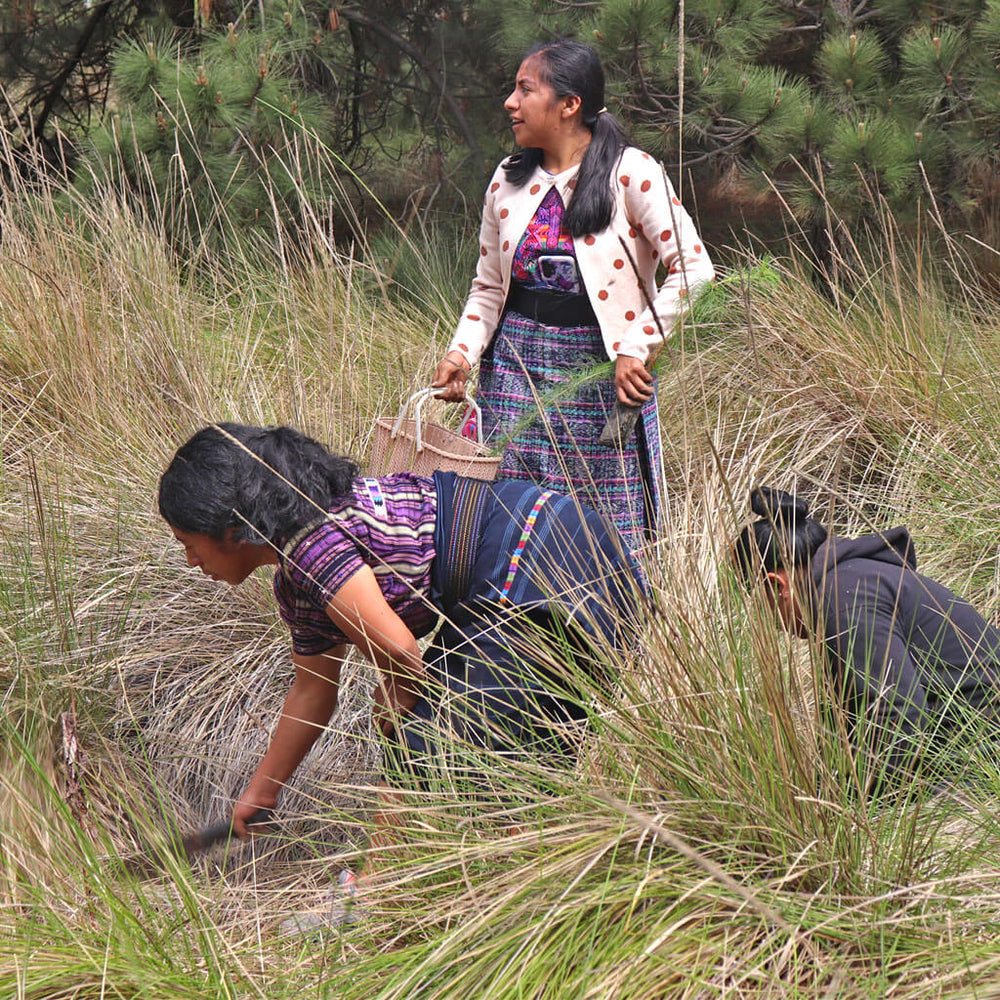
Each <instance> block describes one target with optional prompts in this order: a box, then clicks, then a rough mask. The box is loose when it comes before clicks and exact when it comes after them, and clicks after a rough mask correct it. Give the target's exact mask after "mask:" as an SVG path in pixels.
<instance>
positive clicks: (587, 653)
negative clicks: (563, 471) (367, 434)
mask: <svg viewBox="0 0 1000 1000" xmlns="http://www.w3.org/2000/svg"><path fill="white" fill-rule="evenodd" d="M357 473H358V470H357V468H356V467H355V466H354V465H353V463H351V462H350V461H349V460H348V459H346V458H344V457H342V456H339V455H334V454H331V453H330V452H329V451H327V450H326V448H324V447H323V446H322V445H321V444H319V443H318V442H316V441H314V440H312V439H311V438H308V437H306V436H305V435H303V434H300V433H299V432H298V431H295V430H292V429H291V428H289V427H251V426H246V425H242V424H229V423H227V424H218V425H212V426H209V427H205V428H204V429H202V430H200V431H199V432H198V433H197V434H195V435H194V436H193V437H192V438H191V439H190V440H189V441H188V442H187V443H186V444H185V445H184V446H183V447H181V448H180V449H179V450H178V452H177V454H176V455H175V456H174V458H173V460H172V461H171V463H170V465H169V466H168V468H167V470H166V471H165V472H164V474H163V477H162V479H161V480H160V491H159V507H160V514H161V515H162V517H163V518H164V520H165V521H166V522H167V524H168V525H169V526H170V528H171V529H172V530H173V533H174V536H175V537H176V538H177V540H178V542H180V544H181V545H182V546H183V547H184V551H185V553H186V555H187V560H188V564H189V565H190V566H194V567H198V568H200V569H201V571H202V572H203V573H206V574H208V575H209V576H211V577H212V578H213V579H215V580H223V581H225V582H226V583H229V584H230V585H232V586H236V585H238V584H240V583H242V582H243V581H244V580H245V579H246V578H247V577H248V576H249V575H250V574H251V573H252V572H253V571H254V570H255V569H257V568H258V567H260V566H265V565H266V566H273V567H274V593H275V598H276V600H277V603H278V609H279V611H280V612H281V617H282V619H283V620H284V621H285V623H286V624H287V626H288V628H289V631H290V633H291V645H292V660H293V662H294V664H295V679H294V681H293V683H292V686H291V689H290V690H289V692H288V695H287V697H286V699H285V703H284V708H283V710H282V713H281V716H280V718H279V719H278V721H277V725H276V726H275V728H274V731H273V734H272V737H271V742H270V745H269V747H268V749H267V752H266V753H265V755H264V757H263V759H262V760H261V762H260V764H259V765H258V767H257V769H256V771H255V772H254V774H253V775H252V776H251V777H250V779H249V781H248V783H247V786H246V789H245V791H244V792H243V794H242V796H241V797H240V800H239V802H237V803H236V806H235V808H234V811H233V828H234V830H235V831H236V832H237V833H238V834H239V835H240V836H246V822H247V820H248V819H249V818H250V817H251V816H253V814H254V813H255V812H256V811H257V810H258V809H270V808H273V807H274V806H275V804H276V803H277V800H278V796H279V794H280V792H281V789H282V787H283V786H284V784H285V782H287V781H288V779H289V778H290V777H291V776H292V774H293V773H294V771H295V770H296V768H297V767H298V766H299V764H300V763H301V761H302V759H303V757H304V756H305V755H306V753H307V752H308V750H309V748H310V747H311V746H312V744H313V743H314V742H315V740H316V738H317V737H318V736H319V735H320V733H321V732H323V729H324V727H325V726H326V724H327V723H328V722H329V720H330V717H331V716H332V714H333V712H334V710H335V709H336V707H337V698H338V688H339V682H340V669H341V664H342V662H343V659H344V656H345V654H346V652H347V648H348V646H350V645H355V646H357V647H358V649H359V650H360V651H361V652H362V653H363V654H365V655H366V656H368V657H369V658H370V659H371V660H372V661H373V662H374V663H375V665H376V666H377V667H378V669H379V674H380V683H379V685H378V687H377V688H376V691H375V698H374V705H373V713H374V722H375V725H376V727H377V728H379V729H380V730H381V731H382V732H383V733H384V734H385V735H386V736H391V737H392V739H391V740H390V742H389V746H390V747H391V748H395V749H397V750H398V751H399V753H398V754H394V755H393V759H394V760H395V759H397V758H400V767H401V770H400V772H399V775H402V776H403V777H404V778H405V774H404V773H403V772H404V771H407V772H412V771H416V772H417V773H418V775H419V774H420V772H421V771H422V769H424V768H432V767H434V766H436V762H437V761H438V759H439V756H440V754H441V753H444V752H448V751H449V749H450V750H451V751H454V750H455V748H457V747H458V748H461V747H464V748H466V749H465V751H462V752H468V753H470V754H471V755H472V757H476V756H480V757H481V756H482V754H483V752H484V751H485V752H488V753H493V752H499V753H504V754H507V755H514V756H521V757H531V758H537V757H539V756H542V757H545V758H550V757H555V758H556V759H559V758H560V757H563V756H565V755H566V754H567V753H572V751H573V748H574V737H573V735H572V734H573V732H574V730H575V729H576V728H577V727H576V726H575V723H577V722H579V721H580V720H582V719H584V718H585V717H586V708H585V705H584V703H583V702H582V701H581V699H582V698H583V697H584V695H583V694H582V693H581V691H580V690H579V689H578V686H577V684H578V682H580V681H581V678H582V674H581V673H580V671H586V670H588V668H591V667H592V668H593V669H594V670H595V671H596V670H599V669H600V668H601V666H602V662H601V661H602V656H603V657H604V659H605V661H606V659H607V657H608V651H609V650H613V649H620V648H623V647H624V646H631V644H632V641H633V637H634V626H635V610H636V604H635V602H636V597H637V594H638V590H637V581H636V577H635V566H634V564H633V563H632V561H631V559H630V558H629V557H627V556H623V555H622V552H621V548H622V543H621V539H620V538H616V537H614V536H613V534H612V533H611V532H609V530H608V529H607V527H606V526H605V523H604V521H603V520H602V519H601V518H600V517H599V516H598V515H597V514H596V513H595V512H594V511H592V510H587V509H586V508H583V507H581V506H580V505H578V504H576V503H575V502H574V501H573V500H571V499H569V498H568V497H563V496H558V495H556V494H553V493H548V492H544V493H543V492H542V491H540V490H538V489H537V488H535V487H534V486H532V485H530V484H528V485H526V484H523V483H509V482H508V483H489V482H485V481H483V480H476V479H464V478H461V477H458V476H456V475H455V474H454V473H436V474H435V475H434V476H433V477H427V478H424V477H420V476H414V475H412V474H410V473H400V474H398V475H394V476H387V477H383V478H380V479H369V478H360V477H359V476H358V474H357ZM442 614H444V615H446V616H447V617H446V619H445V621H444V623H443V624H442V626H441V628H440V629H439V631H438V632H437V634H436V636H435V638H434V639H433V641H432V642H431V643H430V645H429V647H428V648H427V650H426V651H425V652H423V653H422V652H421V649H420V647H419V646H418V643H417V640H418V639H419V638H421V637H422V636H425V635H427V634H428V633H429V632H430V631H431V630H432V628H434V626H435V625H436V624H437V622H438V619H439V618H440V616H441V615H442ZM604 666H605V668H606V667H607V663H606V662H605V664H604ZM448 733H450V734H451V739H450V740H449V739H442V737H443V735H444V734H448ZM403 764H405V765H406V766H405V767H403ZM399 775H397V776H399Z"/></svg>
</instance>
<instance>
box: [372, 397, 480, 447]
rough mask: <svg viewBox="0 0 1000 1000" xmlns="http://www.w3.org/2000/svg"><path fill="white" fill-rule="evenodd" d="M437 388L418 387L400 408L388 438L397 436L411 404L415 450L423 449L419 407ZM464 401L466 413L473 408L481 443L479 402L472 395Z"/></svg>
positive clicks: (478, 440) (477, 437) (477, 438)
mask: <svg viewBox="0 0 1000 1000" xmlns="http://www.w3.org/2000/svg"><path fill="white" fill-rule="evenodd" d="M439 388H440V387H439V386H429V387H428V388H426V389H418V390H417V391H416V392H415V393H414V394H413V395H412V396H410V398H409V399H408V400H407V401H406V402H405V403H404V404H403V406H402V408H401V409H400V411H399V416H398V417H396V422H395V423H394V424H393V425H392V433H391V434H390V438H391V439H392V440H395V439H396V438H397V437H398V436H399V431H400V429H401V428H402V426H403V420H404V418H405V417H406V413H407V411H408V410H409V409H410V407H411V406H412V407H413V416H414V421H415V423H416V425H417V426H416V430H417V435H416V436H417V451H418V452H419V451H423V450H424V441H423V433H422V431H421V428H422V427H423V421H421V419H420V409H421V407H422V406H423V405H424V403H425V402H426V401H427V400H428V399H429V398H430V396H431V395H432V394H433V393H435V392H437V391H438V389H439ZM466 402H467V403H468V406H466V409H465V412H466V415H468V413H469V411H470V410H475V413H476V443H477V444H480V445H481V444H482V443H483V411H482V409H480V406H479V404H478V403H477V402H476V401H475V399H473V398H472V396H467V397H466Z"/></svg>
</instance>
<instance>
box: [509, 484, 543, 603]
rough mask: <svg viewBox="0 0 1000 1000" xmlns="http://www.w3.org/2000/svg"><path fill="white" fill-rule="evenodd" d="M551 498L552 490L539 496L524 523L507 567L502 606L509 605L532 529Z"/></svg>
mask: <svg viewBox="0 0 1000 1000" xmlns="http://www.w3.org/2000/svg"><path fill="white" fill-rule="evenodd" d="M551 496H552V491H551V490H546V491H545V492H544V493H540V494H539V495H538V499H537V500H536V501H535V503H534V505H533V506H532V508H531V510H530V511H529V512H528V516H527V518H526V519H525V521H524V527H523V528H522V529H521V537H520V538H519V539H518V540H517V547H516V548H515V549H514V554H513V555H512V556H511V557H510V565H509V566H508V567H507V576H506V578H505V579H504V582H503V588H502V589H501V591H500V603H501V604H505V603H507V601H508V599H509V595H510V588H511V587H512V586H513V585H514V577H515V576H517V568H518V566H519V565H520V563H521V556H522V555H523V554H524V547H525V545H527V544H528V539H529V538H530V537H531V532H532V529H533V528H534V527H535V521H537V520H538V513H539V511H540V510H541V509H542V508H543V507H544V506H545V504H546V502H547V501H548V499H549V497H551Z"/></svg>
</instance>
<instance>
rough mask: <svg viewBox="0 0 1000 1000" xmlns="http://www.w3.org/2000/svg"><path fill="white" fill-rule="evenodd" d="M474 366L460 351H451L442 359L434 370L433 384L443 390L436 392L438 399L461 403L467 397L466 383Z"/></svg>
mask: <svg viewBox="0 0 1000 1000" xmlns="http://www.w3.org/2000/svg"><path fill="white" fill-rule="evenodd" d="M471 370H472V366H471V365H470V364H469V362H468V361H466V360H465V355H463V354H461V353H459V352H458V351H449V352H448V353H447V354H446V355H445V356H444V357H443V358H442V359H441V361H440V363H439V364H438V366H437V369H436V370H435V372H434V380H433V381H432V382H431V385H432V386H433V387H434V388H435V389H440V390H441V392H439V393H436V396H437V398H438V399H446V400H448V402H449V403H460V402H462V400H463V399H465V383H466V381H467V379H468V377H469V372H470V371H471Z"/></svg>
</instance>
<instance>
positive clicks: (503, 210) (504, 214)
mask: <svg viewBox="0 0 1000 1000" xmlns="http://www.w3.org/2000/svg"><path fill="white" fill-rule="evenodd" d="M508 215H510V209H509V208H501V209H500V218H501V219H506V218H507V216H508Z"/></svg>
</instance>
